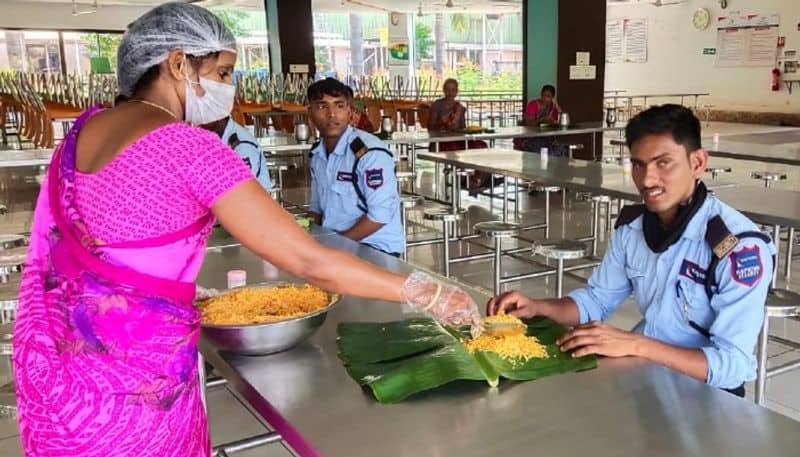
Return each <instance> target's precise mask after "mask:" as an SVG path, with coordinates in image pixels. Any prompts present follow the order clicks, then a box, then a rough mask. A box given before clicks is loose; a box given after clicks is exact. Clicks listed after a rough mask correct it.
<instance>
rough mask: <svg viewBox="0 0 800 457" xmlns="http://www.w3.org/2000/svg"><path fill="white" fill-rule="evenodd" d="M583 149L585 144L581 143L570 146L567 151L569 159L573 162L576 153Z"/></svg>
mask: <svg viewBox="0 0 800 457" xmlns="http://www.w3.org/2000/svg"><path fill="white" fill-rule="evenodd" d="M581 149H583V144H581V143H578V144H570V145H568V146H567V150H568V154H569V159H570V160H572V156H573V154H574V153H575V151H580V150H581Z"/></svg>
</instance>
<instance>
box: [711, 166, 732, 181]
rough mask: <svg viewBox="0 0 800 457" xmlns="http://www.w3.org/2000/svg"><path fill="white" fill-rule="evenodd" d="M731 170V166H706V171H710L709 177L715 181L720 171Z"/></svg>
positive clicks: (726, 171) (728, 171)
mask: <svg viewBox="0 0 800 457" xmlns="http://www.w3.org/2000/svg"><path fill="white" fill-rule="evenodd" d="M731 171H733V169H732V168H731V167H706V173H711V179H712V180H714V181H716V180H717V178H719V175H720V173H730V172H731Z"/></svg>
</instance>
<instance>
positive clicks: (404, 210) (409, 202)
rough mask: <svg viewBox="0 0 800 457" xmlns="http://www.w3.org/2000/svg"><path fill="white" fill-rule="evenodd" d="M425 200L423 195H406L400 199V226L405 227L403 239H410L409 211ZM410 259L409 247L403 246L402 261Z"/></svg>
mask: <svg viewBox="0 0 800 457" xmlns="http://www.w3.org/2000/svg"><path fill="white" fill-rule="evenodd" d="M423 201H425V199H424V198H423V197H422V196H421V195H404V196H402V197H400V206H401V208H400V225H401V226H402V227H403V239H404V240H406V239H407V238H408V232H407V230H408V227H407V224H408V211H409V210H411V208H414V207H415V206H418V205H420V204H421V203H422V202H423ZM407 257H408V245H407V244H405V245H404V246H403V254H402V257H401V258H402V259H403V260H406V258H407Z"/></svg>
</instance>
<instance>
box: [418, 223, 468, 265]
mask: <svg viewBox="0 0 800 457" xmlns="http://www.w3.org/2000/svg"><path fill="white" fill-rule="evenodd" d="M423 215H424V218H425V220H429V221H439V222H441V223H442V234H443V236H444V240H443V243H442V259H443V263H444V275H445V276H446V277H448V278H449V277H450V233H451V230H452V228H453V227H452V226H453V223H454V222H456V221H459V220H461V214H459V213H455V214H454V213H453V212H452V211H451V210H450V209H448V208H431V209H426V210H425V212H424V213H423Z"/></svg>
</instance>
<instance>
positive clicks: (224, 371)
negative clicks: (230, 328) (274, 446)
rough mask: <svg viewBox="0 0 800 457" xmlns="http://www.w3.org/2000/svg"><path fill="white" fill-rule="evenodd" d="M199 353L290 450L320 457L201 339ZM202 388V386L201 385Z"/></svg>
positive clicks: (307, 456) (299, 453)
mask: <svg viewBox="0 0 800 457" xmlns="http://www.w3.org/2000/svg"><path fill="white" fill-rule="evenodd" d="M198 349H199V351H200V353H201V354H202V355H203V358H204V359H205V360H206V362H208V363H210V364H211V366H213V367H214V369H215V370H217V371H218V372H219V374H220V375H221V376H222V377H223V378H225V379H227V380H228V383H229V384H230V385H231V386H233V388H234V389H236V391H237V392H239V394H241V395H242V396H243V397H244V399H245V400H247V403H249V404H250V406H251V407H252V408H253V409H254V410H255V411H256V412H257V413H258V415H259V416H261V418H262V419H264V420H265V421H266V422H267V423H268V424H269V425H270V426H271V427H273V428H274V429H275V431H277V432H278V433H280V435H281V437H282V440H283V441H285V442H286V443H287V444H289V446H291V448H292V450H293V451H294V452H295V453H296V454H297V455H299V456H300V457H322V454H320V453H319V452H318V451H317V450H316V449H314V447H313V446H311V444H310V443H308V442H307V441H306V440H305V438H303V435H302V434H301V433H300V432H299V431H298V430H297V429H296V428H295V427H294V426H293V425H292V424H291V423H290V422H289V421H287V420H286V419H285V418H284V417H283V416H281V414H280V412H279V411H278V410H277V409H275V407H274V406H272V404H271V403H270V402H269V401H267V400H266V399H265V398H264V397H262V396H261V394H259V393H258V391H257V390H256V388H255V387H253V386H252V385H251V384H250V383H248V382H247V381H246V380H245V379H244V378H243V377H242V376H240V375H239V373H237V372H236V370H235V369H234V368H233V367H232V366H231V365H229V364H228V363H227V362H225V359H223V358H222V356H221V355H220V354H219V352H218V351H217V350H216V349H215V348H214V347H213V346H212V345H210V344H209V343H206V342H204V341H201V342H200V344H199V345H198ZM201 388H202V386H201Z"/></svg>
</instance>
